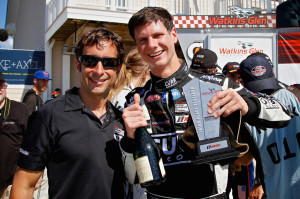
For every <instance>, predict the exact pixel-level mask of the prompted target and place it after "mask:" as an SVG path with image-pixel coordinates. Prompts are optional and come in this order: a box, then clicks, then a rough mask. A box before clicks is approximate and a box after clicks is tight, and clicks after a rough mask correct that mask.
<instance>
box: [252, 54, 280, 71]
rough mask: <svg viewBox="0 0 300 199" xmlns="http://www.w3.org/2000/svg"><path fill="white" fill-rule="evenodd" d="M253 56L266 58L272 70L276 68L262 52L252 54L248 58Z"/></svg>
mask: <svg viewBox="0 0 300 199" xmlns="http://www.w3.org/2000/svg"><path fill="white" fill-rule="evenodd" d="M251 56H262V57H264V58H266V59H267V60H268V61H269V63H270V65H271V66H272V68H274V66H273V63H272V61H271V59H270V57H269V56H268V55H267V54H265V53H262V52H255V53H252V54H251V55H249V56H248V57H251Z"/></svg>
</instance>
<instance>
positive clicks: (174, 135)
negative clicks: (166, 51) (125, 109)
mask: <svg viewBox="0 0 300 199" xmlns="http://www.w3.org/2000/svg"><path fill="white" fill-rule="evenodd" d="M151 75H152V74H151ZM195 77H197V78H199V79H200V80H201V81H207V82H211V83H216V84H218V85H221V86H222V90H226V89H228V88H233V89H235V90H236V91H237V92H238V93H239V94H240V95H241V96H242V97H243V99H244V100H245V101H246V102H247V104H248V106H249V111H248V113H247V114H246V115H245V116H243V120H244V121H247V122H248V123H250V124H255V125H256V126H265V127H273V128H277V127H283V126H286V125H287V124H288V123H289V120H290V115H289V111H288V110H287V109H286V108H285V107H284V106H282V105H281V104H280V103H279V102H278V101H276V100H274V99H270V98H264V97H258V96H253V95H251V94H250V93H248V92H247V91H246V90H245V89H243V88H242V87H239V86H238V85H236V84H235V83H233V82H232V81H231V80H230V79H228V78H226V77H225V76H223V75H221V74H220V75H218V74H210V75H208V74H204V73H200V72H197V71H194V70H191V69H189V67H188V66H187V65H186V63H185V62H183V63H182V65H181V67H180V68H179V69H178V71H177V72H175V73H174V74H173V75H171V76H170V77H168V78H164V79H161V78H157V77H155V76H153V75H152V77H151V80H149V81H148V82H147V84H146V85H145V86H144V87H143V88H136V89H134V90H133V91H132V92H131V93H129V94H128V95H127V97H126V98H127V105H130V104H132V103H133V95H134V93H139V95H140V97H141V106H142V107H143V109H144V113H145V115H146V119H147V123H148V127H147V130H148V132H149V133H150V135H151V136H152V138H153V139H154V141H155V143H156V144H157V146H158V148H159V149H160V152H161V155H162V158H163V162H164V166H165V170H166V182H165V183H163V184H162V185H159V186H154V187H150V188H147V192H148V193H151V194H153V195H155V196H160V197H161V198H206V197H209V196H212V195H216V194H217V195H218V194H220V192H221V191H220V190H218V187H217V183H216V179H215V171H214V167H213V166H212V165H211V164H200V165H199V164H198V165H194V164H191V161H192V160H193V158H195V157H194V154H192V153H189V151H188V150H185V148H184V147H183V145H181V144H180V143H181V137H182V135H183V132H184V130H185V128H186V123H187V121H188V117H189V114H190V112H189V108H188V105H187V102H186V98H185V96H184V93H183V90H182V87H183V85H185V84H186V83H187V82H189V81H190V80H191V79H192V78H195ZM232 122H235V121H232ZM120 146H121V149H122V151H123V158H124V164H125V172H126V176H127V178H128V180H129V182H130V183H138V182H137V181H136V179H137V177H136V170H135V166H134V160H133V156H132V152H133V147H134V141H133V140H132V139H129V138H127V137H126V136H125V137H124V138H123V139H122V140H121V143H120ZM224 180H225V181H226V182H227V180H226V179H224ZM225 184H226V183H225ZM224 191H225V190H224ZM160 197H157V198H160ZM154 198H155V197H154ZM211 198H218V197H211Z"/></svg>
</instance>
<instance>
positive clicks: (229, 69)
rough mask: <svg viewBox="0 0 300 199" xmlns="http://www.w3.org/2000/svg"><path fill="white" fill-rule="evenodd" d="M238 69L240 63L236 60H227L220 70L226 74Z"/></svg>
mask: <svg viewBox="0 0 300 199" xmlns="http://www.w3.org/2000/svg"><path fill="white" fill-rule="evenodd" d="M239 69H240V64H239V63H238V62H228V63H227V64H226V65H225V66H224V67H223V70H222V73H223V74H224V75H226V74H227V73H233V72H237V71H238V70H239Z"/></svg>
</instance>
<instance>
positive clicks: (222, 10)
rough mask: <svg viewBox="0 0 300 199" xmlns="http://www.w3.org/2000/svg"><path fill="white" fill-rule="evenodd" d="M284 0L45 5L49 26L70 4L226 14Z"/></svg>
mask: <svg viewBox="0 0 300 199" xmlns="http://www.w3.org/2000/svg"><path fill="white" fill-rule="evenodd" d="M283 1H286V0H50V2H49V3H48V4H47V7H46V20H47V21H46V29H48V28H49V27H50V26H51V24H52V23H53V22H54V21H55V19H56V18H57V17H59V15H60V14H61V12H62V11H63V10H64V9H65V7H67V6H68V7H76V8H81V9H99V10H108V11H114V12H120V13H121V12H127V13H135V12H136V11H137V10H139V9H141V8H143V7H145V6H159V7H163V8H166V9H167V10H168V11H169V12H170V13H171V14H173V15H226V14H230V12H229V8H230V7H233V6H237V7H239V8H242V9H252V10H254V11H255V12H256V13H272V12H274V11H275V10H276V7H277V5H279V4H280V3H282V2H283Z"/></svg>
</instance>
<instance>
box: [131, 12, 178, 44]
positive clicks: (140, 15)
mask: <svg viewBox="0 0 300 199" xmlns="http://www.w3.org/2000/svg"><path fill="white" fill-rule="evenodd" d="M157 21H161V22H162V23H163V24H164V26H165V27H166V28H167V30H168V32H171V31H172V28H173V18H172V15H171V14H170V13H169V12H168V11H167V10H166V9H164V8H161V7H145V8H143V9H141V10H139V11H138V12H137V13H135V14H134V15H132V17H131V18H130V20H129V22H128V29H129V33H130V35H131V37H132V38H133V40H134V41H135V37H134V29H135V28H136V27H138V26H140V25H144V24H146V23H151V22H157Z"/></svg>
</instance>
